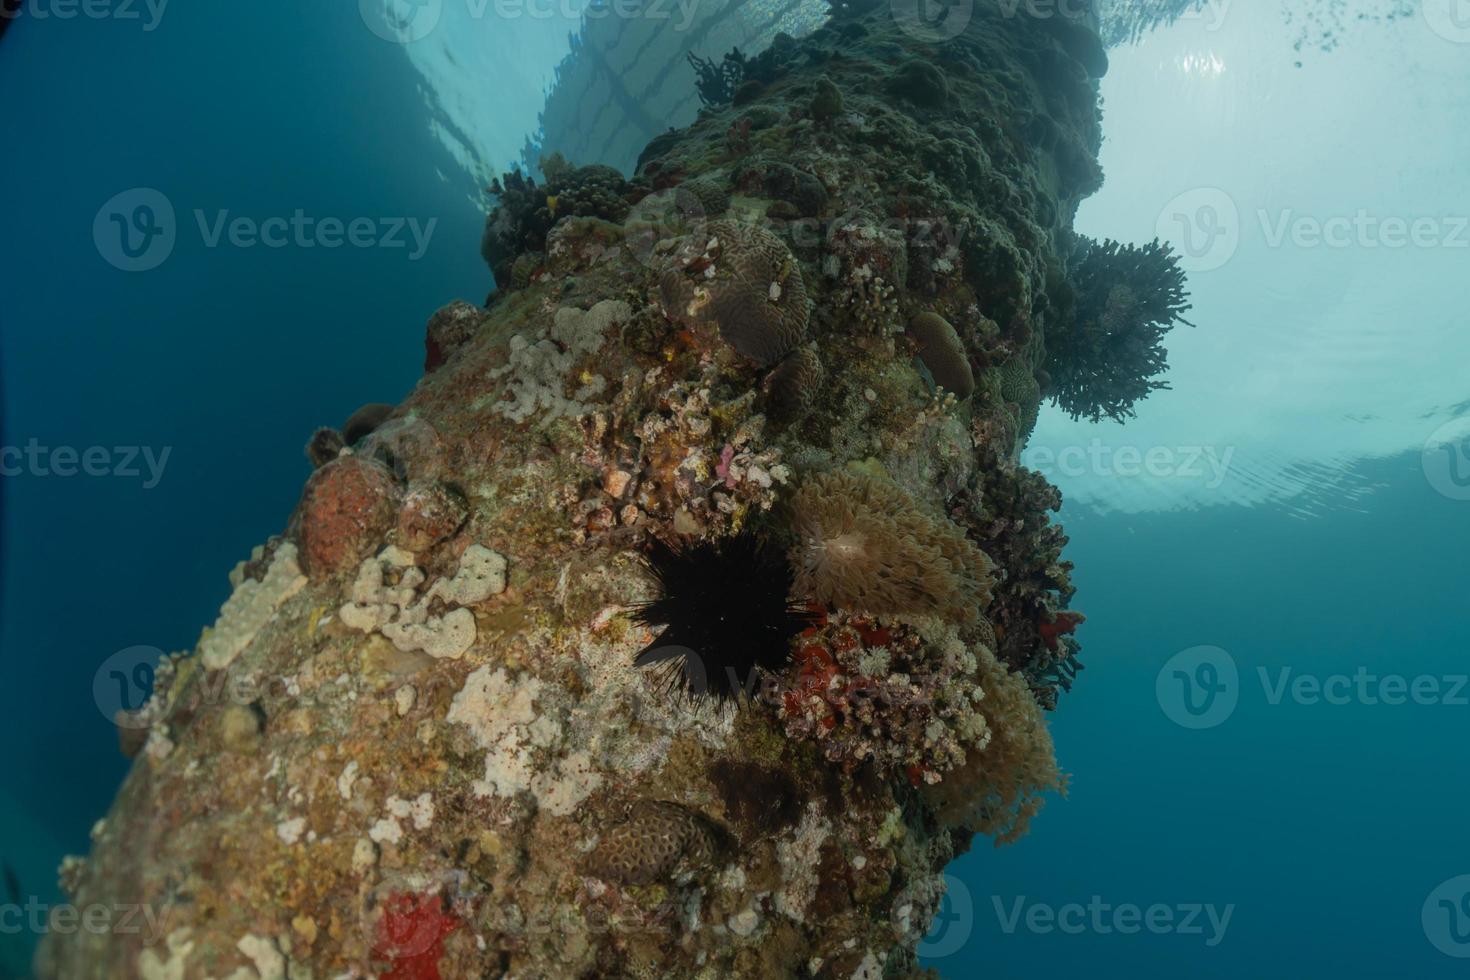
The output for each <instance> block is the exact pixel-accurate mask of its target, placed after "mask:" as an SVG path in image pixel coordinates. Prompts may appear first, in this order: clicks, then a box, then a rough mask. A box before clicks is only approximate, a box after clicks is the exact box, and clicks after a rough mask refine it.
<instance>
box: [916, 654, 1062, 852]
mask: <svg viewBox="0 0 1470 980" xmlns="http://www.w3.org/2000/svg"><path fill="white" fill-rule="evenodd" d="M974 653H975V661H976V665H977V671H976V677H977V680H978V681H979V684H980V687H981V688H983V689H984V691H985V700H984V701H983V702H982V710H983V711H984V713H985V720H986V722H987V725H988V731H989V733H990V739H989V741H987V742H986V743H985V744H984V745H983V746H981V747H979V748H977V749H972V750H971V751H970V752H969V754H968V756H967V757H966V759H965V762H964V764H963V765H961V766H960V767H959V768H957V769H955V770H953V771H952V772H950V774H949V775H948V776H947V777H946V778H945V779H944V781H943V782H941V783H938V784H937V785H934V786H931V787H930V788H929V790H928V794H929V798H930V800H931V801H932V802H933V803H934V804H935V805H936V807H937V808H938V810H939V816H940V818H941V819H943V820H944V821H945V822H947V823H954V824H959V825H962V826H965V827H968V828H969V829H971V830H973V831H976V832H977V833H981V834H987V835H989V836H991V837H993V838H995V843H996V845H997V846H999V845H1001V844H1009V843H1012V842H1014V841H1016V840H1019V839H1020V838H1021V837H1023V836H1025V834H1026V829H1027V826H1028V825H1029V824H1030V822H1031V818H1032V817H1034V816H1035V815H1036V814H1037V813H1038V812H1039V811H1040V810H1041V805H1042V803H1043V802H1044V798H1045V794H1046V793H1048V792H1057V793H1062V794H1065V793H1066V791H1067V780H1066V777H1065V776H1064V775H1063V774H1062V771H1061V770H1060V769H1059V768H1058V767H1057V759H1056V748H1055V746H1054V745H1053V744H1052V740H1051V733H1050V732H1048V731H1047V729H1046V718H1045V716H1044V715H1043V714H1042V711H1041V706H1040V705H1039V704H1037V703H1036V699H1035V698H1034V697H1033V696H1032V694H1031V689H1030V687H1029V685H1028V684H1027V683H1026V679H1025V678H1024V677H1022V676H1021V675H1020V674H1015V673H1012V672H1011V671H1009V670H1007V669H1006V666H1005V664H1003V663H1001V662H1000V661H999V660H997V659H996V657H995V654H993V653H991V652H990V650H988V649H987V648H985V647H983V646H981V647H976V648H975V651H974Z"/></svg>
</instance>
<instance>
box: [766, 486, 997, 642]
mask: <svg viewBox="0 0 1470 980" xmlns="http://www.w3.org/2000/svg"><path fill="white" fill-rule="evenodd" d="M792 512H793V527H794V529H795V531H796V533H797V535H798V536H799V538H800V542H801V543H800V545H799V548H798V551H797V565H798V566H799V569H800V572H799V576H798V583H797V584H798V586H799V589H800V591H802V592H803V593H806V594H809V595H810V596H811V597H812V598H813V599H815V600H816V601H817V602H818V603H821V604H822V605H827V606H833V607H837V608H847V609H850V610H854V611H866V612H869V613H874V614H877V615H890V614H891V615H901V614H920V615H923V614H930V613H934V614H938V615H940V616H943V617H945V618H947V619H952V620H956V621H959V622H968V623H972V622H975V621H976V619H977V618H978V617H979V614H980V610H981V608H982V607H983V606H985V605H986V604H987V603H988V602H989V601H990V589H991V585H992V583H993V580H994V566H993V564H992V563H991V561H990V559H989V558H988V557H986V555H985V554H984V553H983V552H982V551H981V550H980V549H979V548H977V547H976V546H975V544H974V543H973V542H972V541H970V540H969V539H968V538H967V537H966V536H965V532H964V530H963V529H961V528H960V527H958V526H957V525H956V524H955V523H954V522H953V521H950V520H949V519H948V518H946V517H944V516H943V515H942V514H931V513H928V512H926V510H925V508H924V507H923V506H922V505H920V503H919V502H918V501H917V500H915V499H914V498H913V497H912V496H910V495H909V494H908V493H907V492H906V491H905V490H904V489H903V488H902V487H900V486H899V485H898V484H896V483H894V482H893V481H892V480H889V479H886V478H883V477H878V476H872V475H868V474H863V473H856V472H851V471H845V470H834V471H832V472H830V473H820V474H817V475H815V476H812V477H809V478H808V479H807V480H806V482H805V483H803V484H802V486H801V487H800V488H799V489H798V490H797V492H796V494H795V496H794V498H793V500H792Z"/></svg>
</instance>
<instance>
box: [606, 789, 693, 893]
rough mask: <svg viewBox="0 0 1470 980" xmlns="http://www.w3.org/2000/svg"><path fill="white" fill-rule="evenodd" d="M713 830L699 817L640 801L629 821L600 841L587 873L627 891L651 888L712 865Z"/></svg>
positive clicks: (675, 807) (675, 806)
mask: <svg viewBox="0 0 1470 980" xmlns="http://www.w3.org/2000/svg"><path fill="white" fill-rule="evenodd" d="M716 843H717V841H716V837H715V833H714V830H713V829H712V828H711V827H710V826H709V825H708V824H707V822H706V821H705V820H704V818H702V817H701V816H700V815H699V814H698V813H696V812H695V811H693V810H690V809H687V808H686V807H682V806H680V805H679V804H677V803H669V802H665V801H663V800H640V801H639V802H638V803H637V804H635V805H634V807H633V811H632V812H631V813H630V814H629V815H628V819H627V820H626V821H624V822H623V823H621V824H618V825H617V826H615V827H613V828H612V829H611V830H609V831H608V832H607V833H606V834H604V835H603V837H602V840H601V841H600V842H599V843H598V845H597V848H596V849H595V850H594V851H593V852H592V854H591V855H589V857H588V860H587V870H588V871H590V872H591V873H592V874H593V875H595V876H597V877H599V878H606V879H607V880H609V881H616V882H619V883H621V884H625V885H649V884H653V883H654V882H656V881H660V880H662V879H665V878H668V877H671V876H672V875H673V874H674V873H675V872H676V871H679V870H691V871H692V870H698V869H701V868H705V867H707V866H709V865H710V864H712V863H713V860H714V855H715V850H716Z"/></svg>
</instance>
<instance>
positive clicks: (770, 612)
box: [633, 532, 811, 702]
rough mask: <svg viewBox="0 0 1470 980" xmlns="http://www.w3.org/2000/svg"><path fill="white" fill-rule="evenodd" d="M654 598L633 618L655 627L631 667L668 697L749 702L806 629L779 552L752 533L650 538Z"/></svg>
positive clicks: (806, 616) (807, 622)
mask: <svg viewBox="0 0 1470 980" xmlns="http://www.w3.org/2000/svg"><path fill="white" fill-rule="evenodd" d="M645 560H646V562H647V565H648V570H649V571H650V572H651V573H652V575H653V577H654V579H655V580H656V581H657V583H658V595H657V596H656V597H655V598H653V599H651V600H649V601H648V602H646V603H644V604H643V605H642V606H640V607H638V609H637V611H636V612H635V613H634V619H636V620H637V621H638V622H639V623H641V624H643V625H644V626H649V627H661V628H662V631H661V632H660V633H659V635H658V636H657V637H655V638H654V640H653V642H652V643H650V644H649V645H648V646H646V647H644V648H643V650H642V651H640V652H639V654H638V656H637V658H636V659H635V660H634V661H633V664H634V666H636V667H652V668H654V669H655V670H657V671H659V672H660V673H661V676H662V680H663V681H664V682H665V683H666V685H667V686H668V687H669V689H670V690H672V691H680V690H682V691H684V692H687V693H688V694H689V695H691V696H693V697H696V698H701V697H709V698H713V699H715V700H717V701H722V702H723V701H730V700H734V699H737V698H740V697H742V696H748V695H749V694H750V693H752V692H753V691H754V690H755V689H756V686H757V684H758V683H759V677H758V672H759V671H761V670H765V671H774V670H779V669H781V668H782V667H784V666H785V665H786V664H787V663H788V662H789V661H790V659H791V641H792V640H793V639H794V638H795V637H796V636H797V635H799V634H800V633H801V631H802V630H804V629H806V628H807V626H809V625H810V623H811V615H810V614H809V613H808V612H807V611H806V609H805V607H803V606H801V605H799V604H797V603H794V602H792V600H791V598H790V595H791V586H792V583H793V581H794V578H795V576H794V575H793V573H792V571H791V566H790V565H789V564H788V563H787V561H786V556H785V554H784V552H783V551H782V550H781V549H780V548H779V547H777V546H775V545H773V544H772V543H771V542H769V541H768V540H766V539H765V538H764V537H761V536H759V535H757V534H753V533H749V532H747V533H743V534H738V535H736V536H734V537H730V538H724V539H722V540H717V541H694V542H679V543H676V544H673V545H669V544H665V543H663V542H662V541H658V540H655V541H654V542H653V543H652V545H650V547H649V549H648V552H647V555H646V558H645Z"/></svg>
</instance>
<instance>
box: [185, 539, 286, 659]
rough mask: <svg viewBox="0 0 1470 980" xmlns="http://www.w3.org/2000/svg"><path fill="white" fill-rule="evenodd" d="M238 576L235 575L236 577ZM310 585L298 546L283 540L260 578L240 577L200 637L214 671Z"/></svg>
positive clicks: (201, 649)
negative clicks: (297, 549)
mask: <svg viewBox="0 0 1470 980" xmlns="http://www.w3.org/2000/svg"><path fill="white" fill-rule="evenodd" d="M233 577H234V576H232V578H233ZM305 585H306V576H305V575H303V574H302V573H301V565H300V563H299V562H298V561H297V558H296V546H295V545H294V544H292V543H290V542H289V541H286V542H282V543H281V544H280V545H279V546H278V547H277V548H276V553H275V554H274V555H272V556H271V563H270V566H269V567H268V568H267V569H266V573H265V577H264V578H262V579H261V580H260V581H258V582H257V581H256V580H254V579H250V578H244V577H243V576H241V577H240V578H239V584H238V585H236V586H235V591H234V592H232V593H231V594H230V597H229V598H228V599H226V600H225V604H224V605H223V606H221V607H220V611H219V618H218V619H216V620H215V622H214V626H212V627H210V628H209V629H206V630H205V631H204V635H203V636H202V637H200V638H199V653H200V656H201V657H202V658H203V661H204V666H205V667H208V668H209V669H210V670H223V669H224V668H225V667H228V666H229V665H230V664H231V663H232V662H233V661H234V659H235V658H236V657H238V656H239V655H240V652H241V651H242V650H244V649H245V648H246V647H247V646H249V645H250V641H251V640H253V639H255V637H256V634H258V633H259V632H260V631H261V629H263V628H264V627H265V624H266V623H268V622H270V619H271V617H272V616H274V615H275V614H276V610H277V609H279V608H280V607H281V604H282V603H283V602H285V601H286V600H287V599H289V598H291V597H292V596H293V595H295V594H296V593H297V592H300V591H301V589H302V587H304V586H305Z"/></svg>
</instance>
